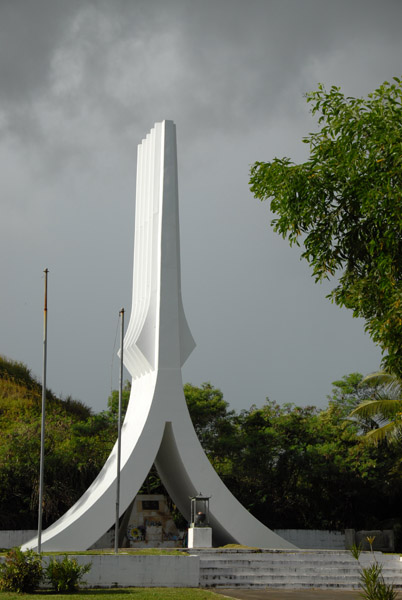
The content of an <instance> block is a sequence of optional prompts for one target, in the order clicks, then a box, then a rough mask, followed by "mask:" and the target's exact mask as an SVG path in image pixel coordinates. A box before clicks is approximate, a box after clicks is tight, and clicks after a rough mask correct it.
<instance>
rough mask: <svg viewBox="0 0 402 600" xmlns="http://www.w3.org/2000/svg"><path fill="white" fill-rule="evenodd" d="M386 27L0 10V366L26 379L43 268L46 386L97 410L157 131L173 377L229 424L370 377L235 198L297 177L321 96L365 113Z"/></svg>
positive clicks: (312, 15)
mask: <svg viewBox="0 0 402 600" xmlns="http://www.w3.org/2000/svg"><path fill="white" fill-rule="evenodd" d="M401 17H402V3H401V2H399V1H395V2H394V1H391V0H388V1H385V2H382V3H381V4H380V3H378V2H373V1H371V0H349V1H347V2H346V1H345V0H341V1H338V2H336V3H335V2H330V1H329V0H328V1H325V0H292V1H291V0H274V1H271V0H248V1H247V2H246V1H244V0H203V1H199V2H197V1H191V0H93V1H89V0H88V1H86V0H10V1H7V0H2V1H0V135H1V137H0V170H1V172H0V180H1V195H0V202H1V209H2V219H1V220H0V233H1V235H0V244H1V247H0V254H1V255H2V256H3V257H7V258H6V261H4V262H3V270H2V273H1V276H2V295H1V296H0V315H1V314H3V315H7V318H0V340H1V343H2V347H1V348H0V353H3V354H9V355H11V356H12V357H13V358H16V359H17V360H23V361H25V362H27V363H28V364H29V366H30V367H31V368H32V369H33V371H34V372H36V373H39V372H40V370H41V366H40V357H41V353H40V349H41V314H40V313H41V298H40V294H41V287H40V281H39V279H40V275H41V272H42V269H43V268H44V267H45V266H48V267H49V268H50V272H51V275H50V292H51V294H50V297H51V302H52V307H51V310H52V312H51V315H52V316H51V321H50V323H51V325H52V326H51V328H50V335H51V336H52V335H53V336H54V337H53V342H52V343H51V344H50V346H51V348H52V352H51V353H50V360H51V361H52V360H53V361H54V362H53V364H50V368H49V378H50V379H49V381H50V385H51V387H53V388H54V390H55V392H60V391H62V392H64V393H65V394H70V393H72V394H74V395H76V396H78V397H80V398H82V399H83V400H84V401H87V402H89V403H90V404H92V405H93V406H95V407H96V408H99V409H101V408H103V407H104V403H105V399H106V397H107V394H108V386H109V384H110V381H109V380H110V377H109V372H108V370H109V367H110V362H111V355H112V353H113V348H112V346H113V339H114V334H115V331H114V326H115V317H116V318H117V314H118V310H119V309H120V307H121V306H122V305H125V306H126V308H127V309H129V306H130V302H131V289H130V286H131V268H132V220H133V198H134V189H135V154H136V146H137V144H138V143H139V142H140V140H141V139H142V137H143V136H144V135H145V134H146V133H147V131H148V130H149V129H150V127H152V125H153V123H154V122H155V121H158V120H162V119H165V118H171V119H173V120H174V121H175V122H176V124H177V132H178V151H179V180H180V198H181V231H182V240H181V241H182V251H183V255H182V266H183V275H182V283H183V293H184V303H185V310H186V313H187V316H188V320H189V324H190V328H191V329H192V331H193V334H194V337H195V339H196V341H197V344H198V349H197V350H196V351H195V352H194V354H193V355H192V357H191V358H190V360H189V362H188V364H187V365H186V367H185V377H186V378H188V379H189V380H191V381H192V382H193V383H195V384H199V383H201V382H202V381H204V380H211V381H212V383H213V384H215V385H217V386H222V387H223V391H224V393H225V396H226V398H227V400H228V401H230V402H232V403H233V405H234V406H235V407H237V408H240V407H243V408H244V407H247V406H249V405H250V404H251V403H252V402H260V401H263V399H264V397H265V395H267V394H269V395H270V396H271V397H272V398H276V399H278V400H279V401H290V400H294V401H300V402H302V403H303V402H304V403H317V402H322V401H325V394H326V393H328V391H329V386H330V381H332V380H333V379H337V378H339V377H341V376H342V375H343V374H344V373H347V372H349V371H352V370H356V369H360V370H362V371H364V372H367V371H368V370H372V369H375V368H377V367H378V362H379V354H378V352H377V351H376V349H375V348H374V349H373V345H372V344H371V342H370V340H367V339H363V333H362V331H363V326H362V325H361V323H358V322H352V323H351V322H350V319H349V316H350V315H348V313H347V311H338V310H337V309H336V308H335V307H333V306H331V305H330V304H329V303H327V301H325V299H324V296H325V293H326V291H325V290H323V289H321V288H319V287H318V286H314V284H313V283H312V281H311V280H310V274H309V272H308V269H307V268H306V266H305V265H303V264H302V263H300V262H299V260H298V255H297V251H296V250H290V249H289V248H288V247H287V245H286V243H285V242H283V241H282V240H281V239H279V238H278V236H275V235H274V234H273V233H272V231H271V230H270V228H269V220H270V215H269V211H268V208H267V206H265V205H262V206H261V205H260V204H259V203H257V202H256V201H255V200H254V199H253V198H251V196H250V193H249V191H248V187H247V180H248V169H249V165H250V164H251V163H252V162H253V161H254V160H270V159H271V158H272V157H273V156H276V155H279V156H281V155H287V156H291V157H292V158H294V159H295V160H299V159H302V156H303V152H305V151H306V148H305V145H303V144H302V143H301V139H302V137H303V136H304V135H306V133H308V131H310V130H312V128H314V126H315V125H314V121H312V119H311V117H310V115H309V113H308V107H307V106H306V103H305V100H304V98H303V94H304V93H305V92H306V91H308V90H311V89H314V87H315V86H316V84H317V82H319V81H322V82H323V83H325V84H326V85H327V86H328V87H329V86H330V85H332V84H340V85H342V86H343V88H344V90H345V92H346V93H347V94H352V95H365V94H366V93H367V92H368V91H370V90H371V89H373V88H374V87H375V86H377V85H379V84H380V83H381V82H382V81H383V80H384V79H389V78H391V77H392V75H398V74H400V57H401V51H402V40H401V36H400V31H399V30H400V23H401ZM17 274H18V276H17ZM38 274H39V275H38ZM78 290H79V293H78ZM38 315H39V318H38ZM13 322H14V323H15V322H18V333H17V334H15V333H14V332H13V330H12V327H11V324H12V323H13ZM83 339H85V343H83V342H82V340H83ZM328 340H330V343H329V342H328ZM77 341H78V344H77ZM77 345H78V347H77ZM38 348H39V352H38V351H37V349H38ZM85 349H88V351H87V353H85V354H84V351H85ZM289 373H291V374H292V375H291V376H290V375H289ZM306 374H307V375H306ZM300 382H302V384H301V383H300Z"/></svg>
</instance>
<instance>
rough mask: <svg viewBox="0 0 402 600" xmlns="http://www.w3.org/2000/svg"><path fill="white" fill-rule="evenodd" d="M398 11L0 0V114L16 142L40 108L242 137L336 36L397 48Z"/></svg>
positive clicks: (67, 115)
mask: <svg viewBox="0 0 402 600" xmlns="http://www.w3.org/2000/svg"><path fill="white" fill-rule="evenodd" d="M398 15H399V16H402V10H401V5H400V3H398V2H385V3H382V4H381V5H380V4H379V3H376V2H371V1H366V2H363V3H362V2H358V1H352V2H337V3H332V2H323V1H322V0H305V1H303V2H300V1H296V0H293V1H292V0H275V1H267V0H263V1H256V0H254V1H251V2H247V3H245V2H242V1H236V0H230V1H228V0H220V1H219V0H218V1H207V2H194V3H193V2H185V1H170V2H169V1H167V2H166V1H165V2H162V1H153V2H145V1H141V2H140V1H133V2H127V1H123V0H114V1H113V2H105V1H103V2H102V1H100V2H78V1H77V2H75V1H69V2H63V1H57V0H56V1H52V0H39V1H37V2H29V1H25V2H24V1H19V0H17V1H13V2H3V3H2V4H1V6H0V23H1V25H0V32H1V35H0V76H1V82H2V84H1V90H0V94H1V99H2V109H3V111H6V114H7V116H8V124H9V127H10V128H11V129H12V130H13V131H14V132H15V133H18V134H19V135H21V136H23V135H24V134H25V135H29V132H30V131H31V128H33V131H34V132H35V131H36V133H37V134H38V129H40V128H41V127H40V123H39V121H40V119H38V115H37V111H38V110H40V109H39V108H38V107H37V106H35V103H36V102H38V101H43V102H44V103H45V106H44V107H43V110H46V104H47V103H50V105H51V106H52V107H54V108H55V109H56V110H57V111H59V113H60V118H64V119H67V120H68V119H71V118H72V117H73V116H74V115H76V114H78V113H79V112H80V111H84V112H85V111H88V112H89V113H91V112H92V111H95V112H98V113H99V115H100V116H101V118H102V119H103V122H104V124H105V125H106V126H108V125H109V126H110V128H111V129H113V130H114V131H117V130H119V129H120V130H121V129H123V128H125V127H127V126H132V123H133V121H134V122H135V120H136V119H138V117H139V115H141V117H142V118H144V117H145V118H149V120H150V121H153V120H155V118H156V119H159V118H162V117H163V116H164V115H166V114H168V113H173V114H175V115H179V118H180V121H181V124H182V125H183V126H190V123H192V124H193V126H195V127H197V128H198V129H199V130H200V131H202V130H204V131H205V130H208V131H211V130H215V129H216V128H220V129H224V128H225V127H231V128H234V127H236V128H237V129H239V130H243V129H245V128H247V127H249V124H250V123H255V122H256V121H257V120H258V119H262V120H263V122H267V120H268V119H269V118H270V117H272V115H273V114H274V113H275V111H276V110H278V109H279V108H280V106H281V105H282V104H283V102H284V101H285V102H286V98H287V101H288V102H289V97H293V92H295V91H297V92H299V94H301V93H302V92H303V91H306V90H303V89H302V83H301V80H303V74H304V73H305V71H306V69H308V67H309V65H310V63H311V61H312V60H313V59H314V57H317V56H318V57H319V59H320V60H325V57H326V55H328V54H330V53H331V52H332V51H333V48H334V45H337V47H339V45H340V44H342V40H345V41H346V40H347V41H349V42H350V41H351V40H352V47H351V49H352V48H353V47H355V48H356V47H357V46H358V45H359V42H365V41H366V40H369V41H370V43H371V44H373V45H381V44H383V43H387V44H388V45H391V46H392V42H393V40H396V42H397V43H399V25H398V23H399V19H398V18H397V17H398ZM74 77H75V78H76V81H74ZM59 78H60V79H61V80H63V79H64V80H66V81H65V86H64V89H63V86H61V87H60V86H57V82H58V79H59ZM69 79H70V85H69V84H68V80H69ZM334 83H336V82H334ZM296 95H297V94H296ZM299 101H300V100H299V98H294V100H293V103H294V102H299ZM290 105H292V103H290ZM155 113H157V114H155ZM159 113H163V114H162V115H161V116H159ZM148 115H149V117H148ZM136 133H137V132H136ZM59 143H60V144H61V143H62V140H60V142H59ZM65 143H66V140H65Z"/></svg>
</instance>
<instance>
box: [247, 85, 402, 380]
mask: <svg viewBox="0 0 402 600" xmlns="http://www.w3.org/2000/svg"><path fill="white" fill-rule="evenodd" d="M307 102H309V103H311V105H312V114H313V115H315V114H318V115H319V119H318V123H319V125H320V127H321V128H320V130H319V131H318V132H316V133H310V134H309V135H308V136H307V137H306V138H305V139H304V140H303V141H304V142H305V143H306V144H309V147H310V158H309V159H308V160H307V161H306V162H304V163H302V164H294V163H293V162H291V160H290V159H289V158H274V159H273V161H272V162H268V163H263V162H257V163H255V164H254V165H253V166H252V168H251V178H250V184H251V191H252V192H253V193H254V195H255V197H256V198H259V199H260V200H266V199H270V200H271V202H270V207H271V211H272V212H273V213H274V214H275V215H277V217H276V218H275V219H274V220H273V221H272V224H273V227H274V230H275V231H277V232H278V233H279V234H281V235H282V236H283V237H284V238H287V239H288V240H289V242H290V244H291V245H292V244H297V245H299V244H301V243H302V244H303V245H304V250H303V252H302V257H303V258H305V259H306V260H307V261H308V262H309V264H310V266H311V267H312V269H313V274H314V276H315V278H316V280H323V279H325V278H330V277H332V276H336V277H339V280H338V285H337V286H336V287H335V289H334V290H333V291H332V292H331V294H330V297H331V298H332V300H333V301H334V302H336V304H338V305H339V306H345V307H347V308H350V309H352V310H353V314H354V316H356V317H362V318H363V319H364V320H365V328H366V330H367V331H368V332H369V334H370V335H371V337H372V339H373V340H374V342H376V343H378V344H379V345H380V347H381V349H382V351H383V352H384V353H386V356H385V357H384V359H383V364H384V367H385V368H386V369H387V370H390V371H391V372H395V373H397V374H398V375H399V376H402V260H401V256H402V104H401V102H402V83H401V81H400V80H399V79H398V78H396V77H395V78H394V81H393V82H392V83H388V82H384V84H383V85H381V86H380V87H379V88H378V89H376V90H375V91H374V92H373V93H371V94H369V95H368V98H366V99H363V98H350V97H349V98H347V97H345V96H344V94H343V93H342V92H341V90H340V88H339V87H335V86H333V87H331V89H330V91H326V89H325V88H324V87H323V86H322V85H320V86H319V87H318V90H317V91H314V92H311V93H309V94H307Z"/></svg>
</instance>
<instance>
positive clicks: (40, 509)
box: [38, 269, 49, 553]
mask: <svg viewBox="0 0 402 600" xmlns="http://www.w3.org/2000/svg"><path fill="white" fill-rule="evenodd" d="M44 273H45V303H44V309H43V371H42V422H41V434H40V468H39V506H38V552H39V553H40V552H41V549H42V512H43V506H42V504H43V476H44V466H45V465H44V463H45V418H46V360H47V274H48V273H49V270H48V269H45V270H44Z"/></svg>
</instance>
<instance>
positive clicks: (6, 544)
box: [0, 529, 38, 548]
mask: <svg viewBox="0 0 402 600" xmlns="http://www.w3.org/2000/svg"><path fill="white" fill-rule="evenodd" d="M37 534H38V530H37V529H35V530H30V529H7V530H1V529H0V548H15V546H22V544H25V542H28V540H31V539H32V538H33V537H35V535H37Z"/></svg>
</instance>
